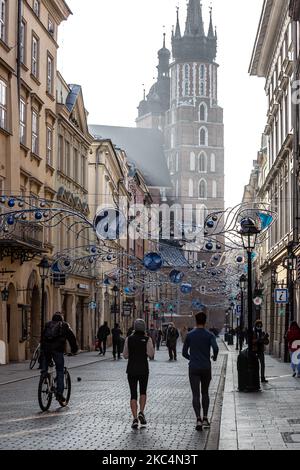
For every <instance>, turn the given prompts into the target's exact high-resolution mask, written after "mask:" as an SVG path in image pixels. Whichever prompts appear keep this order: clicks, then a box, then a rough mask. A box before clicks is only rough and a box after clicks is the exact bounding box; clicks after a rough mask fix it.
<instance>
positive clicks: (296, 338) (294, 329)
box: [285, 321, 300, 379]
mask: <svg viewBox="0 0 300 470" xmlns="http://www.w3.org/2000/svg"><path fill="white" fill-rule="evenodd" d="M285 338H286V340H287V342H288V347H289V352H290V356H291V366H292V369H293V377H296V375H297V377H298V379H300V360H299V359H300V358H297V362H298V364H297V362H295V356H294V355H295V353H296V352H297V351H298V352H299V353H300V327H299V325H298V323H297V322H295V321H293V322H292V323H291V325H290V328H289V330H288V332H287V334H286V336H285ZM296 356H297V354H296Z"/></svg>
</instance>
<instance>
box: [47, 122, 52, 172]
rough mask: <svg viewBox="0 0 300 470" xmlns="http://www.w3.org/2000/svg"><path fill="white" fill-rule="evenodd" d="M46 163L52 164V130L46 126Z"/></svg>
mask: <svg viewBox="0 0 300 470" xmlns="http://www.w3.org/2000/svg"><path fill="white" fill-rule="evenodd" d="M46 132H47V163H48V165H53V130H52V128H51V127H49V126H47V130H46Z"/></svg>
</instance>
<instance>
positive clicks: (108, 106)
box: [59, 0, 266, 205]
mask: <svg viewBox="0 0 300 470" xmlns="http://www.w3.org/2000/svg"><path fill="white" fill-rule="evenodd" d="M67 3H68V5H69V6H70V8H71V10H72V12H73V16H71V17H70V18H69V20H68V21H67V22H66V23H65V24H64V25H63V26H62V27H61V30H60V39H59V43H60V52H59V69H60V71H61V72H62V74H63V76H64V78H65V79H66V81H67V82H68V83H78V84H80V85H82V87H83V94H84V100H85V106H86V108H87V110H88V111H89V123H90V124H103V125H121V126H135V118H136V116H137V106H138V103H139V101H140V100H141V99H142V90H143V86H142V84H143V83H144V84H145V86H146V90H147V92H148V90H149V87H150V86H151V85H152V83H153V77H156V73H157V71H156V65H157V51H158V49H160V48H161V47H162V34H163V27H164V26H165V30H166V33H167V35H168V45H169V46H170V37H171V29H172V25H174V23H175V21H176V5H177V4H179V5H180V16H181V27H182V29H184V23H185V18H186V1H185V0H180V1H178V0H126V1H124V0H87V1H82V0H67ZM262 3H263V0H251V2H247V1H245V0H242V1H241V0H213V1H208V0H203V2H202V4H203V12H204V16H205V27H206V28H207V27H208V11H209V6H210V5H211V4H212V6H213V18H214V23H215V24H216V26H217V28H218V38H219V45H218V58H217V61H218V63H219V64H220V69H219V104H220V105H221V106H222V107H223V108H224V112H225V146H226V153H225V158H226V164H225V165H226V204H227V205H232V204H235V203H239V202H240V201H241V198H242V194H243V189H244V185H245V184H247V183H248V181H249V175H250V171H251V168H252V162H253V160H255V158H256V155H257V151H258V150H259V147H260V139H261V134H262V132H263V129H264V126H265V121H266V105H265V102H266V99H265V94H264V80H263V79H259V78H256V77H249V75H248V67H249V63H250V58H251V53H252V49H253V44H254V40H255V36H256V31H257V27H258V22H259V18H260V14H261V8H262ZM241 9H242V11H241Z"/></svg>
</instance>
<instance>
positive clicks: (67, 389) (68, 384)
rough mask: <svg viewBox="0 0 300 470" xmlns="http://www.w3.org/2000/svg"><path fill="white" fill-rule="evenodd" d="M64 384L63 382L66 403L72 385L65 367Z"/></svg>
mask: <svg viewBox="0 0 300 470" xmlns="http://www.w3.org/2000/svg"><path fill="white" fill-rule="evenodd" d="M64 384H65V397H66V402H67V404H68V403H69V401H70V398H71V388H72V385H71V377H70V374H69V371H68V369H66V368H65V376H64Z"/></svg>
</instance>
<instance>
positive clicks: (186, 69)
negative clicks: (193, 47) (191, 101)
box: [183, 64, 190, 96]
mask: <svg viewBox="0 0 300 470" xmlns="http://www.w3.org/2000/svg"><path fill="white" fill-rule="evenodd" d="M183 94H184V96H188V95H189V94H190V66H189V65H188V64H185V66H184V81H183Z"/></svg>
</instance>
